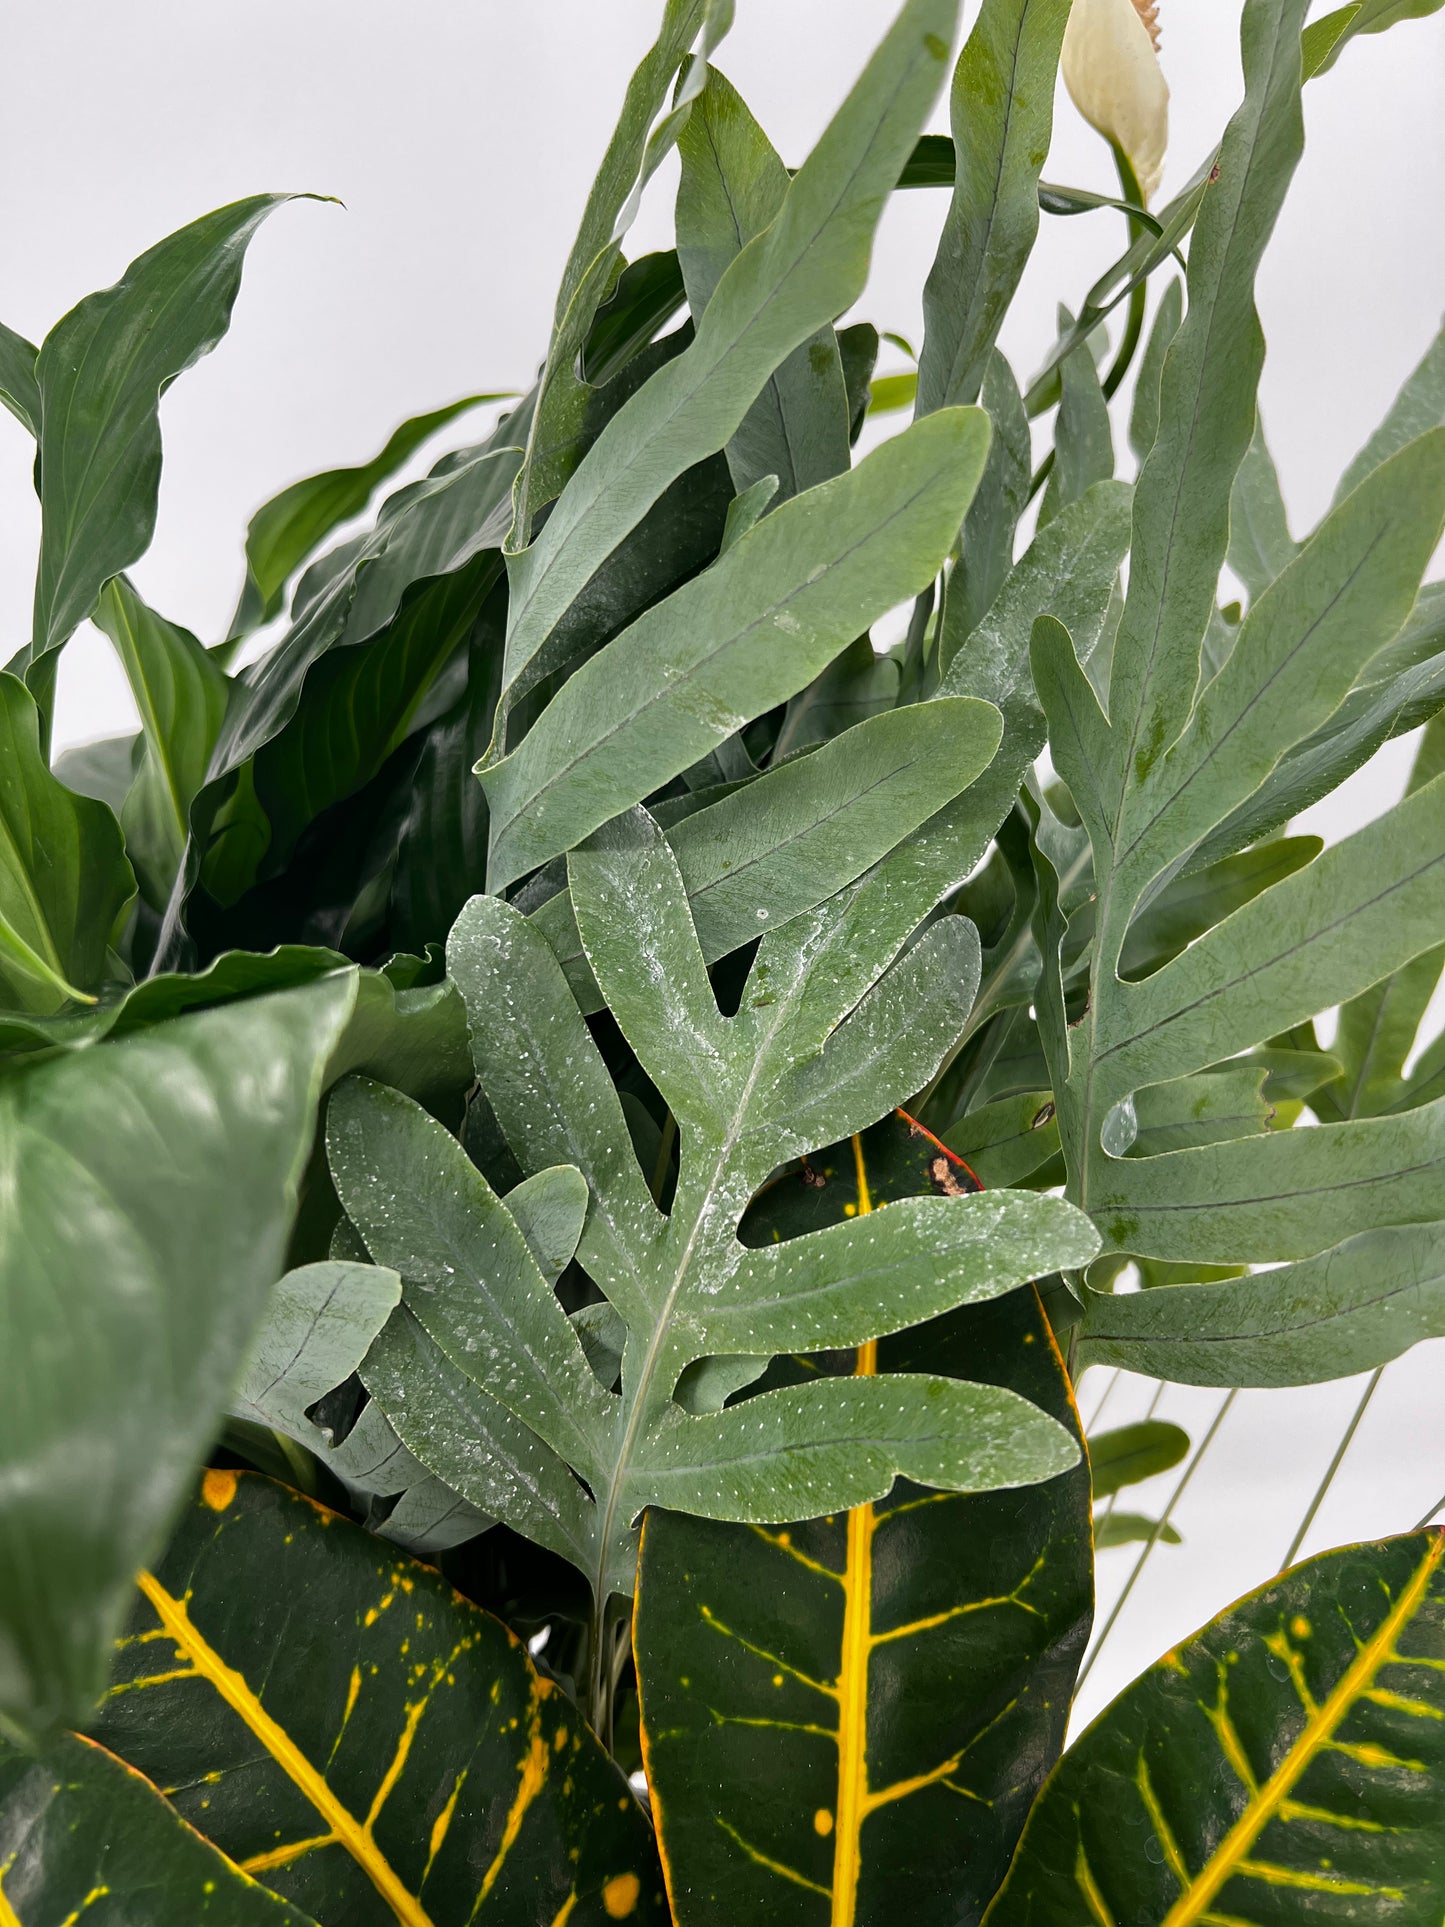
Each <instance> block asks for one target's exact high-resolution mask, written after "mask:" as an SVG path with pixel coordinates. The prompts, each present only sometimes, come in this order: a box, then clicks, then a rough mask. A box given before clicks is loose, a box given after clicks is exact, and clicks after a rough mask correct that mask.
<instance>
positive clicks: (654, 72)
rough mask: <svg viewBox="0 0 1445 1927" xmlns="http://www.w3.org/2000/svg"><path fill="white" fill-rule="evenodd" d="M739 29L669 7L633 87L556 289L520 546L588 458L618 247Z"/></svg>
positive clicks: (671, 0) (722, 17)
mask: <svg viewBox="0 0 1445 1927" xmlns="http://www.w3.org/2000/svg"><path fill="white" fill-rule="evenodd" d="M731 24H732V8H731V7H730V6H728V5H724V4H719V0H667V5H666V6H665V8H664V10H663V18H662V26H661V29H660V31H659V33H658V36H657V39H656V40H655V41H654V42H653V44H652V46H651V47H649V48H648V50H647V52H646V53H645V54H644V55H643V57H642V59H641V60H640V61H639V63H638V65H637V67H636V69H635V70H634V72H633V74H632V77H631V79H630V80H629V81H628V83H627V93H626V96H625V98H624V100H623V104H622V113H621V115H620V116H619V118H618V122H617V126H616V128H615V129H614V131H613V135H612V139H611V140H610V141H609V143H608V146H607V152H606V153H605V154H604V155H603V157H602V165H601V166H600V167H599V168H598V170H597V178H596V179H595V180H594V181H593V183H592V188H591V191H590V193H589V194H588V196H587V205H586V207H585V208H584V209H583V211H582V221H581V225H580V227H579V228H578V231H577V238H576V240H575V241H574V242H573V243H572V251H571V253H570V254H569V255H568V257H567V265H566V267H565V269H564V270H563V273H562V283H561V286H560V287H559V288H558V290H557V302H556V308H555V312H554V317H553V322H552V341H551V345H550V347H549V349H548V353H547V364H546V367H545V368H544V370H543V373H542V380H541V382H540V384H539V387H538V394H537V405H536V411H535V413H534V415H533V418H532V424H531V432H530V435H529V438H528V444H527V461H526V466H525V469H524V471H523V475H522V492H521V497H520V500H519V503H518V521H517V531H516V540H517V543H518V545H519V546H520V545H521V544H523V543H525V542H526V541H527V540H528V539H529V536H530V533H531V524H532V518H533V516H534V515H535V514H536V512H537V511H538V509H540V508H541V507H542V506H543V505H544V504H545V503H547V502H550V501H551V500H552V499H553V497H554V496H555V495H556V494H557V493H558V491H559V490H560V489H561V488H562V487H563V485H564V484H565V483H566V481H567V479H568V477H569V476H570V475H571V473H572V471H573V469H574V468H575V467H576V466H577V462H578V460H579V459H580V456H581V453H582V448H583V443H584V439H585V426H584V424H585V417H586V412H587V405H588V401H589V388H588V382H589V380H590V379H592V378H596V379H599V380H600V379H601V378H602V376H601V374H600V373H599V372H598V371H597V370H596V369H594V370H593V375H592V377H586V378H584V377H582V376H581V375H580V374H579V369H578V363H579V362H580V361H581V360H582V357H583V351H584V348H586V347H587V346H588V345H589V343H590V340H591V337H592V329H593V324H594V321H595V320H596V318H597V316H598V312H599V309H600V308H601V307H602V305H603V303H604V301H605V300H606V299H607V298H608V297H609V296H612V295H613V294H614V293H615V292H616V290H615V288H614V282H615V280H616V276H617V270H618V267H619V264H620V262H621V259H622V252H621V245H620V244H621V240H622V237H623V235H624V234H625V233H626V231H627V229H628V227H629V226H630V225H631V220H632V216H633V214H634V213H635V212H636V209H637V205H638V200H639V197H640V195H641V191H642V189H643V188H644V187H645V186H646V184H647V182H648V180H649V179H650V178H651V176H652V175H653V174H654V173H655V172H656V170H657V168H658V166H659V165H660V164H661V162H662V161H663V159H664V158H665V157H666V155H667V154H668V153H669V151H670V150H671V148H672V147H673V145H674V144H675V142H676V140H677V137H678V134H679V133H680V132H681V130H682V128H683V127H684V126H685V125H686V121H687V115H688V112H689V108H690V104H691V102H692V100H693V99H694V97H695V96H696V94H697V91H698V89H699V88H700V87H701V86H702V84H703V81H704V79H705V78H706V74H707V61H708V57H709V55H710V54H711V53H712V50H713V49H714V48H715V47H716V45H717V44H718V42H719V41H720V40H721V39H722V37H723V35H724V34H725V33H726V32H727V30H728V28H729V26H730V25H731ZM699 37H700V39H701V45H700V47H699V57H698V58H697V59H696V60H695V61H694V62H693V63H692V65H691V67H690V69H689V71H688V72H687V73H686V74H685V75H684V76H683V78H682V81H681V84H680V85H679V86H678V88H677V90H676V93H675V96H674V99H673V102H672V105H671V108H670V109H669V110H668V111H667V112H665V113H662V114H661V118H659V113H660V110H661V109H662V108H663V106H664V103H665V101H666V98H667V92H668V89H669V88H670V87H671V86H672V84H673V81H674V79H676V77H677V74H678V69H679V68H680V67H681V66H682V64H683V62H684V61H685V60H686V59H687V55H688V50H689V48H691V47H692V46H693V45H694V44H695V43H697V42H698V41H699Z"/></svg>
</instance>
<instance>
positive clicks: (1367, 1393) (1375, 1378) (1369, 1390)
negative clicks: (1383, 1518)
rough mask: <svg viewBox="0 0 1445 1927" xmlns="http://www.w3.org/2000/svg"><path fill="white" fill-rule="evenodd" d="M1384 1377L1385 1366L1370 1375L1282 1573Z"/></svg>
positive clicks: (1332, 1480)
mask: <svg viewBox="0 0 1445 1927" xmlns="http://www.w3.org/2000/svg"><path fill="white" fill-rule="evenodd" d="M1384 1375H1385V1368H1384V1366H1383V1365H1380V1366H1378V1367H1377V1368H1376V1369H1375V1370H1374V1371H1373V1372H1372V1373H1371V1374H1370V1382H1369V1384H1368V1385H1367V1386H1366V1387H1365V1389H1364V1392H1363V1394H1362V1395H1361V1398H1360V1402H1359V1404H1358V1405H1357V1406H1356V1407H1355V1410H1354V1415H1353V1416H1352V1418H1351V1419H1350V1422H1349V1424H1348V1425H1347V1426H1346V1427H1345V1431H1344V1436H1343V1438H1342V1439H1341V1440H1340V1442H1339V1444H1338V1445H1337V1446H1336V1447H1335V1456H1334V1457H1333V1458H1332V1459H1331V1460H1330V1462H1329V1464H1328V1465H1327V1466H1326V1467H1325V1476H1324V1477H1323V1478H1322V1479H1321V1480H1320V1482H1319V1484H1318V1485H1317V1486H1316V1487H1315V1495H1314V1497H1313V1498H1312V1499H1311V1500H1310V1502H1309V1504H1308V1505H1307V1506H1306V1507H1305V1516H1304V1517H1303V1518H1302V1519H1301V1520H1300V1522H1299V1530H1298V1531H1297V1532H1296V1533H1295V1536H1294V1537H1293V1539H1291V1540H1290V1542H1289V1551H1288V1552H1287V1553H1286V1554H1285V1556H1284V1564H1283V1565H1281V1567H1280V1571H1281V1572H1283V1571H1284V1569H1285V1567H1286V1566H1292V1565H1293V1564H1294V1562H1295V1555H1296V1554H1297V1553H1298V1552H1299V1549H1300V1547H1301V1546H1302V1545H1303V1544H1304V1541H1305V1534H1306V1533H1307V1532H1308V1531H1309V1529H1310V1527H1311V1526H1312V1525H1313V1524H1314V1522H1315V1514H1316V1513H1317V1512H1318V1511H1319V1509H1320V1507H1321V1506H1322V1505H1323V1504H1324V1501H1325V1494H1326V1493H1327V1492H1328V1491H1329V1489H1330V1487H1331V1486H1332V1485H1333V1484H1334V1482H1335V1474H1336V1473H1337V1472H1338V1471H1339V1469H1340V1466H1341V1464H1342V1463H1343V1461H1344V1456H1345V1454H1346V1452H1348V1451H1349V1449H1350V1444H1351V1441H1352V1440H1353V1438H1354V1436H1355V1433H1356V1432H1357V1431H1358V1430H1359V1425H1360V1420H1361V1419H1362V1418H1363V1417H1364V1416H1365V1410H1366V1407H1367V1406H1368V1405H1369V1403H1370V1400H1371V1399H1372V1398H1373V1397H1374V1396H1375V1391H1376V1388H1377V1387H1378V1385H1379V1383H1380V1380H1381V1379H1382V1378H1383V1377H1384Z"/></svg>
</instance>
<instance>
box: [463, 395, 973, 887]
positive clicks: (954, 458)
mask: <svg viewBox="0 0 1445 1927" xmlns="http://www.w3.org/2000/svg"><path fill="white" fill-rule="evenodd" d="M672 365H673V366H676V365H677V364H676V363H674V364H672ZM617 419H618V420H621V417H620V416H619V417H618V418H617ZM987 444H988V426H987V418H986V417H985V416H984V415H983V414H982V413H981V412H979V411H978V410H965V409H956V410H947V411H943V412H941V413H939V414H937V415H934V416H931V417H929V418H928V419H927V420H926V421H923V422H918V423H915V425H914V426H913V427H912V428H910V429H908V430H907V431H906V432H905V433H904V434H902V435H900V436H898V437H897V438H896V439H895V440H893V441H891V442H886V443H884V445H883V446H882V447H881V448H880V449H878V450H876V451H875V453H874V454H872V455H870V456H869V457H868V459H867V461H865V462H864V463H863V464H862V465H861V466H860V467H858V468H857V469H855V470H853V471H852V472H851V473H849V474H847V475H842V476H839V477H837V478H836V479H835V480H834V481H831V482H824V483H823V484H821V485H820V486H819V487H818V488H815V489H810V490H809V491H808V493H807V494H806V495H801V496H797V497H795V499H794V500H793V501H792V502H789V503H786V504H784V506H783V507H782V508H780V509H778V510H777V511H775V513H774V514H772V515H770V516H768V517H766V518H765V519H764V520H763V521H762V522H760V523H759V524H758V525H757V526H756V527H755V528H753V529H752V530H751V531H750V532H749V533H748V534H747V535H745V536H744V537H743V538H742V540H741V541H739V542H736V543H734V545H733V546H732V547H731V548H730V549H729V550H728V551H727V553H726V554H725V555H724V556H722V557H721V558H720V560H719V561H718V562H717V563H716V564H715V565H714V566H713V567H712V568H711V569H709V570H708V571H707V572H706V574H704V575H702V576H701V577H699V578H698V579H697V580H696V581H694V582H691V583H689V584H688V585H687V586H686V587H685V588H682V589H679V590H677V591H676V592H675V593H674V594H673V595H671V596H669V597H668V599H667V600H666V601H665V602H663V603H661V604H659V605H658V606H657V607H656V608H654V609H652V610H649V612H648V613H647V614H646V615H644V616H642V617H641V618H640V619H639V620H638V621H637V622H635V623H634V624H633V625H632V627H631V629H629V630H627V631H625V632H624V634H623V635H621V636H619V637H618V639H617V640H616V641H615V642H613V643H611V644H610V645H609V646H608V647H607V648H606V649H605V650H603V651H602V653H601V654H600V655H598V656H594V657H593V658H592V659H591V661H590V662H588V663H586V664H584V665H583V667H582V668H581V669H579V670H578V672H577V673H576V675H575V676H573V677H572V679H571V680H570V681H569V682H568V683H567V684H566V685H565V686H564V687H563V689H562V690H561V692H560V693H559V694H558V695H557V696H555V697H554V698H553V700H552V702H551V703H550V705H549V706H548V708H547V709H546V710H545V711H544V712H543V714H542V717H541V719H540V720H539V721H538V723H537V724H536V725H535V727H534V728H533V729H532V731H531V733H530V734H529V735H528V736H527V737H526V738H525V740H524V741H523V743H522V745H521V746H520V748H518V749H516V750H514V751H513V752H512V754H511V755H510V756H508V757H505V758H504V759H503V760H502V761H501V762H499V763H494V764H492V765H491V766H490V767H489V768H487V769H484V770H483V772H482V783H483V787H484V788H485V790H486V792H487V800H488V803H489V805H490V807H491V812H492V817H491V822H492V851H491V870H490V887H491V888H492V889H494V890H496V889H500V888H502V887H503V886H504V885H505V884H506V883H508V882H510V881H512V880H513V879H515V878H516V877H519V876H521V875H523V874H524V873H525V872H526V871H527V870H529V869H532V868H534V867H535V866H536V865H537V864H540V863H543V862H545V861H546V860H547V858H548V857H551V856H555V855H557V854H558V853H559V852H561V851H563V850H566V849H569V848H571V847H572V846H573V845H575V844H577V843H578V842H580V841H581V839H582V838H583V837H584V836H586V835H588V834H589V833H590V832H591V831H592V830H594V829H596V828H597V827H598V826H599V825H600V824H602V823H605V822H606V821H607V820H608V819H609V818H610V817H613V816H616V815H617V814H618V813H619V812H620V811H622V810H625V809H628V808H630V807H631V805H632V804H634V803H637V802H640V801H641V799H642V798H643V797H644V796H646V795H647V794H648V793H649V792H650V791H651V790H653V789H655V788H657V787H658V786H659V785H660V784H662V783H665V782H666V781H667V780H668V779H669V778H670V777H673V776H676V775H679V774H680V773H681V772H682V771H683V770H684V769H686V768H688V767H689V766H690V765H691V764H692V763H694V762H696V761H697V760H698V759H699V758H700V757H702V756H704V755H705V754H706V753H707V752H708V751H709V750H711V749H713V748H714V747H715V746H716V745H717V744H719V743H721V742H723V741H725V740H726V738H727V737H728V736H729V735H731V734H732V733H733V732H734V731H735V730H737V729H738V728H740V727H741V726H742V725H743V724H744V723H745V722H747V721H748V720H749V719H750V718H752V717H754V716H757V715H760V714H762V713H763V712H764V711H766V710H768V709H770V708H772V707H773V705H774V704H776V703H779V702H782V701H783V700H785V699H786V698H787V697H788V696H791V695H792V694H793V693H794V692H795V691H797V690H799V689H801V688H802V687H803V686H804V685H805V684H806V683H808V682H809V681H811V679H812V677H813V676H814V675H815V674H816V673H817V672H818V670H820V669H821V668H823V667H824V665H825V664H826V663H827V662H829V661H831V659H832V658H833V657H834V656H835V655H837V654H838V652H839V651H840V650H841V649H842V648H843V647H844V646H845V644H847V643H848V642H850V641H851V640H852V639H853V637H854V636H856V635H857V633H858V631H859V629H860V628H861V627H864V626H866V624H867V623H868V622H870V621H872V620H873V619H874V618H875V617H877V616H880V615H882V614H883V613H884V612H885V611H886V610H888V609H890V608H892V607H893V606H894V605H895V604H897V603H899V602H901V601H903V600H904V599H905V598H906V597H908V596H911V595H914V594H916V593H917V592H918V591H919V590H920V589H921V588H922V587H923V586H924V585H925V583H927V582H928V581H929V580H930V578H931V577H932V576H933V575H934V573H935V572H936V571H937V569H938V567H939V564H940V563H941V562H942V560H943V558H944V556H945V555H946V554H947V552H948V548H949V545H950V544H951V542H952V540H953V537H954V536H955V535H956V533H957V531H958V527H959V524H960V523H961V522H962V520H963V514H964V510H965V509H966V508H967V506H968V503H969V499H970V498H971V496H972V494H973V491H974V488H975V486H976V484H977V481H978V477H979V474H980V472H981V470H982V468H983V463H984V457H985V454H986V452H987ZM598 446H599V447H600V446H601V444H600V443H599V444H598ZM556 519H557V518H556V517H555V516H554V518H553V520H552V521H551V522H549V523H548V525H547V526H548V529H549V530H550V529H551V528H553V527H554V526H555V524H556Z"/></svg>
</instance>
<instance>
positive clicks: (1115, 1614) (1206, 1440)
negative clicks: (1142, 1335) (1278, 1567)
mask: <svg viewBox="0 0 1445 1927" xmlns="http://www.w3.org/2000/svg"><path fill="white" fill-rule="evenodd" d="M1238 1396H1239V1390H1238V1387H1236V1388H1235V1389H1234V1390H1233V1391H1231V1392H1230V1394H1229V1396H1228V1397H1227V1398H1226V1399H1225V1401H1224V1403H1223V1404H1222V1405H1221V1406H1220V1408H1219V1410H1218V1411H1217V1412H1216V1413H1215V1414H1214V1420H1213V1423H1212V1424H1211V1425H1210V1427H1209V1430H1208V1431H1207V1432H1206V1433H1205V1434H1204V1437H1203V1438H1202V1439H1201V1441H1200V1444H1199V1450H1198V1451H1197V1452H1196V1453H1195V1454H1194V1457H1193V1458H1192V1459H1191V1460H1190V1461H1189V1463H1188V1465H1187V1466H1185V1468H1184V1474H1183V1477H1182V1478H1181V1479H1180V1481H1179V1483H1178V1485H1176V1486H1175V1488H1174V1490H1173V1492H1172V1493H1171V1494H1170V1495H1169V1503H1168V1505H1166V1506H1165V1508H1164V1510H1163V1512H1161V1513H1160V1515H1159V1517H1158V1519H1157V1520H1156V1521H1155V1523H1154V1530H1153V1531H1152V1532H1151V1533H1150V1534H1149V1537H1148V1538H1147V1539H1146V1540H1145V1542H1144V1550H1143V1551H1142V1552H1141V1553H1140V1554H1139V1557H1138V1558H1137V1559H1136V1560H1135V1561H1134V1570H1133V1571H1132V1572H1131V1573H1130V1574H1129V1577H1128V1578H1127V1579H1126V1580H1125V1581H1124V1590H1123V1591H1122V1592H1121V1593H1120V1594H1119V1597H1118V1598H1117V1599H1116V1600H1115V1601H1114V1606H1113V1610H1112V1611H1111V1612H1110V1614H1109V1617H1108V1618H1107V1619H1106V1620H1105V1621H1104V1627H1103V1631H1102V1632H1101V1633H1100V1634H1099V1637H1098V1639H1097V1640H1096V1641H1095V1642H1094V1650H1093V1651H1092V1652H1091V1653H1090V1654H1089V1656H1088V1658H1087V1659H1086V1660H1085V1661H1084V1664H1083V1666H1082V1667H1081V1668H1080V1670H1079V1678H1078V1683H1077V1684H1076V1686H1075V1687H1074V1691H1075V1693H1076V1694H1077V1693H1078V1692H1080V1691H1081V1690H1082V1688H1083V1684H1084V1681H1085V1680H1086V1679H1087V1678H1088V1677H1089V1674H1090V1673H1091V1672H1092V1670H1093V1666H1094V1661H1095V1660H1096V1659H1097V1658H1098V1657H1099V1655H1100V1653H1101V1652H1103V1650H1104V1643H1105V1641H1106V1640H1107V1639H1108V1637H1109V1635H1110V1633H1111V1632H1113V1630H1114V1627H1115V1626H1116V1625H1117V1624H1118V1620H1119V1615H1120V1613H1121V1612H1123V1610H1124V1607H1125V1605H1126V1604H1127V1603H1128V1599H1129V1595H1130V1593H1131V1592H1133V1590H1134V1587H1135V1585H1136V1584H1137V1583H1138V1579H1139V1575H1140V1573H1141V1572H1143V1570H1144V1567H1145V1565H1146V1564H1147V1563H1148V1559H1149V1555H1150V1553H1151V1552H1152V1551H1153V1550H1154V1548H1155V1546H1157V1545H1158V1543H1159V1537H1160V1534H1161V1533H1162V1532H1163V1530H1164V1528H1165V1526H1167V1525H1168V1524H1169V1521H1170V1518H1171V1517H1172V1515H1173V1512H1174V1508H1175V1506H1177V1505H1178V1503H1179V1501H1180V1500H1181V1499H1182V1498H1183V1497H1184V1494H1185V1492H1186V1491H1187V1490H1188V1489H1189V1481H1190V1480H1191V1479H1192V1478H1193V1477H1194V1474H1195V1473H1196V1472H1197V1471H1198V1470H1199V1467H1200V1465H1201V1464H1202V1463H1203V1460H1204V1455H1205V1453H1206V1452H1207V1451H1208V1450H1209V1448H1210V1446H1211V1445H1212V1444H1213V1443H1214V1440H1215V1437H1216V1435H1217V1433H1218V1431H1219V1428H1220V1426H1221V1425H1223V1423H1224V1421H1225V1418H1226V1417H1227V1415H1228V1412H1229V1408H1230V1406H1231V1405H1233V1403H1234V1401H1235V1399H1236V1398H1238Z"/></svg>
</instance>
